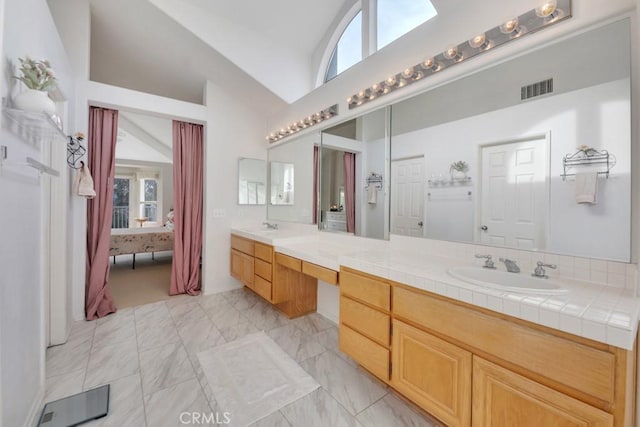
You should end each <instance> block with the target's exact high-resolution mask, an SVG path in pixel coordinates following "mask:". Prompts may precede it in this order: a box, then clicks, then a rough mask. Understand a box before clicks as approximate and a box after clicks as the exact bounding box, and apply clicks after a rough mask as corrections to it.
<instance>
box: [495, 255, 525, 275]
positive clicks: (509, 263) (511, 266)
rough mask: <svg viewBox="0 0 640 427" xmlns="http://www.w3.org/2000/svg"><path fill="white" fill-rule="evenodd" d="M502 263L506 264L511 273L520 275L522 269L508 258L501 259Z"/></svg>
mask: <svg viewBox="0 0 640 427" xmlns="http://www.w3.org/2000/svg"><path fill="white" fill-rule="evenodd" d="M500 262H504V265H505V266H506V267H507V271H508V272H509V273H520V267H518V266H517V264H516V262H515V261H513V260H511V259H507V258H500Z"/></svg>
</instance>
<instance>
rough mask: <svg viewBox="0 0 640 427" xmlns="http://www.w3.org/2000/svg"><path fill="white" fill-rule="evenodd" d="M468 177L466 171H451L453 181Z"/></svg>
mask: <svg viewBox="0 0 640 427" xmlns="http://www.w3.org/2000/svg"><path fill="white" fill-rule="evenodd" d="M466 177H467V173H466V172H464V171H457V170H452V171H451V180H452V181H463V180H464V179H465V178H466Z"/></svg>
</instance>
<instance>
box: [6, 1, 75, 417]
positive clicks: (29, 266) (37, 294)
mask: <svg viewBox="0 0 640 427" xmlns="http://www.w3.org/2000/svg"><path fill="white" fill-rule="evenodd" d="M33 28H37V29H38V30H37V31H33V30H30V29H33ZM3 53H4V54H3V56H2V58H3V64H7V61H8V62H9V63H11V64H13V65H15V63H16V62H17V59H18V57H23V56H24V55H29V56H31V57H33V58H46V59H49V60H50V61H51V63H52V66H53V68H54V70H55V71H56V74H57V76H58V79H59V86H60V89H61V92H62V94H64V95H66V96H68V97H73V86H72V78H71V73H70V68H69V63H68V59H67V56H66V53H65V52H64V49H63V47H62V43H61V42H60V39H59V37H58V34H57V32H56V28H55V26H54V23H53V20H52V18H51V15H50V13H49V10H48V8H47V4H46V2H45V1H43V0H9V1H7V2H6V4H5V8H4V29H3ZM2 70H7V67H6V65H5V66H3V67H2ZM11 72H12V73H13V72H15V71H11ZM1 81H3V82H4V84H3V85H2V96H3V97H8V96H10V95H11V94H15V93H17V92H18V91H19V90H21V88H18V87H14V86H15V81H13V80H10V76H9V75H3V78H2V79H1ZM71 113H73V111H71ZM0 135H1V140H2V145H7V146H8V154H9V159H11V160H13V161H18V162H20V161H22V162H24V159H25V157H26V156H31V157H34V158H35V159H40V160H41V161H43V162H47V163H48V161H49V159H47V158H45V156H44V155H43V152H45V151H46V149H45V148H44V147H43V146H42V145H35V146H34V145H29V144H26V143H24V142H23V141H22V140H20V139H18V138H17V137H16V136H15V135H14V134H13V133H11V132H9V130H8V125H7V122H4V123H3V126H2V129H1V130H0ZM50 148H51V150H52V152H53V153H54V154H53V155H54V156H56V157H57V156H59V155H64V153H65V150H66V147H65V144H64V141H60V140H57V141H55V143H54V144H52V146H51V147H50ZM60 172H61V174H62V175H63V177H61V178H58V179H62V180H64V179H65V177H64V175H65V174H68V171H67V170H61V171H60ZM37 176H38V175H37V174H36V173H34V172H33V171H32V170H31V169H28V168H8V169H4V170H3V171H2V173H1V174H0V200H2V203H3V206H5V208H4V209H0V224H2V244H1V245H0V271H2V272H3V273H2V278H1V279H0V280H1V283H0V318H1V320H0V325H1V327H2V330H1V331H0V336H1V340H2V341H1V343H0V353H1V355H0V360H1V363H2V368H1V369H0V371H1V373H2V377H1V381H0V387H1V389H2V392H1V395H2V399H3V401H2V416H1V418H2V424H3V425H6V426H20V425H31V424H32V423H33V419H34V417H36V416H37V415H39V411H40V409H41V403H42V396H43V392H44V354H45V346H46V344H45V342H46V341H45V340H46V337H47V334H48V331H46V330H45V318H44V316H45V307H44V302H45V301H44V295H45V288H44V284H45V282H48V277H43V274H42V266H43V263H44V258H43V255H44V254H43V249H44V248H43V240H44V239H43V235H42V233H43V227H42V224H43V223H44V222H45V221H48V217H47V218H42V217H41V212H42V206H43V200H44V197H46V198H49V196H50V195H49V194H43V193H42V188H43V187H44V186H45V185H46V180H47V179H48V178H40V179H39V178H37ZM63 197H64V196H63ZM65 200H66V198H63V199H62V203H63V204H65V203H66V202H65ZM7 207H10V208H7ZM16 248H20V249H21V250H16Z"/></svg>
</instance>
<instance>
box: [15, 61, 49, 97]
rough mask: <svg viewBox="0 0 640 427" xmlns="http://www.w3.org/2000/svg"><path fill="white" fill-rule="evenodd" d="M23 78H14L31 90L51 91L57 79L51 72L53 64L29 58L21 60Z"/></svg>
mask: <svg viewBox="0 0 640 427" xmlns="http://www.w3.org/2000/svg"><path fill="white" fill-rule="evenodd" d="M19 60H20V73H21V74H22V75H21V76H14V77H13V78H14V79H17V80H20V81H21V82H22V83H24V84H25V85H26V86H27V87H28V88H29V89H35V90H41V91H49V90H51V89H53V88H54V87H55V85H56V78H55V76H54V75H53V71H52V70H51V64H50V63H49V61H47V60H46V59H44V60H42V61H38V60H35V59H31V58H29V57H28V56H25V57H24V58H19Z"/></svg>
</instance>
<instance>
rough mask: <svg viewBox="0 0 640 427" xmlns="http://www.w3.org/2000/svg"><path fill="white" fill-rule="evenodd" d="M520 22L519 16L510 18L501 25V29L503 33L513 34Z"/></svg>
mask: <svg viewBox="0 0 640 427" xmlns="http://www.w3.org/2000/svg"><path fill="white" fill-rule="evenodd" d="M519 23H520V22H519V21H518V18H513V19H510V20H508V21H507V22H505V23H504V24H502V25H500V31H501V32H502V34H511V33H512V32H513V31H515V29H516V28H518V24H519Z"/></svg>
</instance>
